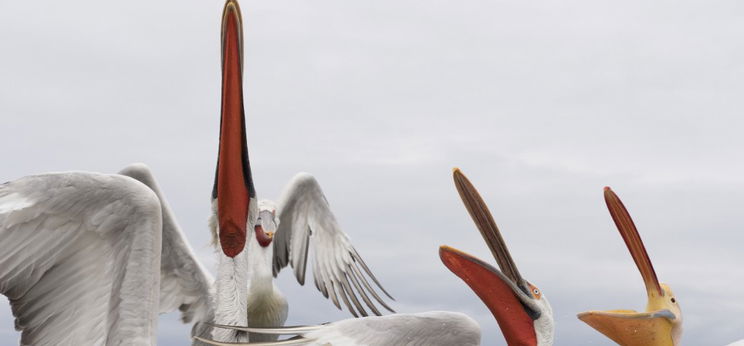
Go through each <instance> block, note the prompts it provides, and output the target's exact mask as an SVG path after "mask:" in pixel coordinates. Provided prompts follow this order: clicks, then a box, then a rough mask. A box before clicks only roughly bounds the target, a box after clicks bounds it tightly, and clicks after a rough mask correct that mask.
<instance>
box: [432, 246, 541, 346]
mask: <svg viewBox="0 0 744 346" xmlns="http://www.w3.org/2000/svg"><path fill="white" fill-rule="evenodd" d="M439 258H441V260H442V263H444V265H445V266H447V268H449V270H450V271H452V272H453V273H454V274H455V275H457V276H458V277H460V279H462V281H465V283H466V284H468V286H470V288H471V289H472V290H473V292H475V294H476V295H478V297H479V298H480V299H481V301H483V304H485V305H486V306H487V307H488V309H489V310H490V311H491V314H493V317H494V318H496V321H497V322H498V323H499V328H501V332H502V333H503V334H504V338H505V339H506V342H507V344H509V345H537V334H536V332H535V325H534V320H533V319H532V317H530V315H529V313H528V311H527V310H526V309H527V308H526V306H525V305H524V304H523V303H522V301H521V300H520V299H519V293H518V292H517V290H519V288H517V287H516V286H515V285H514V284H513V283H511V281H510V280H511V279H509V278H507V277H506V276H505V275H504V274H502V273H501V272H499V271H498V269H496V268H494V267H493V266H491V265H489V264H488V263H485V262H483V261H481V260H479V259H478V258H476V257H473V256H471V255H468V254H466V253H464V252H461V251H459V250H457V249H453V248H451V247H448V246H440V247H439Z"/></svg>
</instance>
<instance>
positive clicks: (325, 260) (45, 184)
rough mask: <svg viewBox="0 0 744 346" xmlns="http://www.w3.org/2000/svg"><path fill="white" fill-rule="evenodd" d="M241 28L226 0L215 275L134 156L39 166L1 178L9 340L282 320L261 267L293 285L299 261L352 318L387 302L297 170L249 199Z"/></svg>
mask: <svg viewBox="0 0 744 346" xmlns="http://www.w3.org/2000/svg"><path fill="white" fill-rule="evenodd" d="M242 36H243V33H242V20H241V15H240V8H239V6H238V3H237V2H236V1H235V0H227V2H226V4H225V7H224V11H223V16H222V112H221V125H220V141H219V155H218V159H217V170H216V176H215V183H214V189H213V192H212V205H213V211H214V215H213V217H212V222H211V228H212V232H213V235H214V237H215V239H216V242H217V243H219V247H220V248H221V250H222V251H219V254H218V256H219V264H218V270H217V278H216V280H214V279H212V277H211V276H210V275H209V273H208V272H207V271H205V270H204V269H203V267H202V266H201V265H200V263H199V262H198V261H197V260H196V257H195V256H194V253H193V251H192V250H191V248H190V246H189V244H188V242H187V240H186V238H185V237H184V235H183V232H182V231H181V230H180V228H179V227H178V225H177V223H176V222H175V218H174V217H173V215H172V213H171V211H170V209H169V208H168V205H167V203H166V201H165V200H164V198H163V196H162V194H161V191H160V189H159V188H158V186H157V183H156V182H155V179H154V177H153V175H152V173H151V172H150V170H149V169H148V168H147V167H146V166H144V165H141V164H136V165H132V166H130V167H127V168H126V169H124V170H123V171H122V172H120V174H100V173H90V172H68V173H51V174H43V175H36V176H29V177H24V178H21V179H18V180H15V181H12V182H8V183H5V184H2V185H0V294H3V295H5V296H7V297H8V299H9V300H10V303H11V307H12V311H13V315H14V316H15V322H16V323H15V325H16V329H17V330H19V331H21V332H22V334H21V344H24V345H59V344H67V345H94V344H135V345H152V344H155V340H156V330H155V328H156V325H157V323H156V322H157V316H158V314H159V313H164V312H169V311H172V310H175V309H179V310H181V311H182V313H183V316H182V318H183V321H184V322H187V323H188V322H208V323H217V324H225V325H249V326H272V327H276V326H281V325H283V323H284V320H285V318H286V315H287V303H286V300H285V299H284V298H283V297H282V295H281V294H280V293H279V292H278V290H276V287H275V286H274V283H273V276H275V275H276V273H277V272H278V271H279V270H281V269H282V268H284V267H286V266H287V265H288V264H289V265H291V266H292V267H293V268H294V270H295V274H296V276H297V279H298V281H299V282H300V283H301V284H302V283H304V279H305V272H306V270H305V268H306V265H307V262H308V259H309V258H311V260H310V263H311V264H312V267H313V273H314V277H315V283H316V286H317V287H318V289H319V290H320V291H321V292H322V293H323V294H324V295H326V296H327V297H330V298H331V299H332V300H333V302H334V303H335V304H336V306H339V307H340V303H339V299H338V296H340V297H341V301H343V302H344V304H345V305H346V306H347V307H348V309H349V311H351V313H352V314H354V315H355V316H356V315H357V314H362V315H366V314H367V313H366V311H365V309H364V307H363V306H362V303H360V299H361V300H362V301H364V304H365V305H366V306H367V307H368V308H369V309H370V310H371V311H372V312H374V313H375V314H380V312H379V310H378V309H377V308H376V307H375V305H374V304H373V303H372V299H374V300H376V301H377V302H378V303H379V304H380V305H381V306H383V307H385V308H387V309H390V308H389V307H388V306H387V304H386V303H385V302H384V301H383V300H382V298H381V297H380V296H379V294H378V293H376V292H375V290H374V289H373V287H372V285H371V284H370V283H369V280H368V279H367V278H366V277H365V275H366V276H368V277H369V278H370V279H371V281H373V282H374V285H376V286H377V287H378V288H380V289H381V290H382V287H381V286H380V284H379V282H378V281H377V279H376V278H375V277H374V276H373V275H372V273H371V271H370V270H369V268H368V267H367V266H366V265H365V264H364V261H363V260H362V259H361V257H360V256H359V254H358V253H357V251H356V250H355V249H354V247H353V246H352V245H351V243H350V241H349V239H348V237H347V236H346V234H344V233H343V232H342V231H341V230H340V228H339V226H338V223H337V222H336V220H335V218H334V216H333V214H332V213H331V211H330V209H329V206H328V202H327V201H326V199H325V197H324V196H323V193H322V191H321V190H320V187H319V186H318V184H317V182H316V181H315V179H314V178H312V177H311V176H309V175H307V174H300V175H298V176H297V177H296V178H295V179H294V180H293V181H292V182H291V183H290V185H289V188H288V189H287V192H286V193H285V194H284V195H283V197H282V199H281V200H280V202H279V205H278V206H277V207H276V208H275V207H274V206H273V205H272V203H270V202H267V201H258V200H257V199H256V191H255V188H254V186H253V179H252V174H251V169H250V163H249V161H248V150H247V144H246V134H245V116H244V110H243V90H242V80H243V74H242V70H243V55H242V54H243V48H242V44H243V43H242ZM274 231H276V237H273V233H272V232H274ZM272 245H273V246H272ZM309 252H313V253H314V256H313V257H309V256H308V253H309ZM355 289H356V291H355ZM383 292H384V290H383ZM385 294H387V293H385ZM369 296H371V297H372V298H370V297H369ZM359 297H361V298H359ZM193 333H195V334H197V335H201V336H205V337H206V338H209V339H210V340H217V341H220V342H246V341H248V334H247V333H245V332H242V331H233V330H226V329H214V330H212V329H211V328H210V327H208V324H207V323H201V324H198V325H197V326H196V327H195V328H194V330H193ZM260 339H261V337H260V336H256V338H255V339H254V341H255V340H260ZM269 339H271V337H269ZM197 343H198V342H197Z"/></svg>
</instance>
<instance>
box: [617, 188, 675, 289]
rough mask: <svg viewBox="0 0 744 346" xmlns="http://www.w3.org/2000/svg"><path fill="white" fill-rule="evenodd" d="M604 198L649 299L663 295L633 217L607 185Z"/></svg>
mask: <svg viewBox="0 0 744 346" xmlns="http://www.w3.org/2000/svg"><path fill="white" fill-rule="evenodd" d="M604 198H605V203H607V209H609V211H610V215H612V220H613V221H615V225H617V229H618V230H619V231H620V235H621V236H622V237H623V240H624V241H625V245H626V246H627V247H628V250H629V251H630V255H631V256H633V261H635V264H636V266H637V267H638V270H639V271H640V272H641V276H642V277H643V283H644V284H645V285H646V292H647V293H648V296H649V299H650V298H652V297H662V296H664V291H663V290H662V289H661V284H659V280H658V279H657V278H656V272H655V271H654V266H653V265H652V264H651V259H649V258H648V253H647V252H646V248H645V247H644V246H643V241H641V236H640V235H639V234H638V230H637V229H636V227H635V224H634V223H633V219H631V218H630V214H629V213H628V210H627V209H625V206H624V205H623V202H622V201H621V200H620V198H619V197H617V195H616V194H615V193H614V192H613V191H612V189H610V187H609V186H608V187H605V188H604Z"/></svg>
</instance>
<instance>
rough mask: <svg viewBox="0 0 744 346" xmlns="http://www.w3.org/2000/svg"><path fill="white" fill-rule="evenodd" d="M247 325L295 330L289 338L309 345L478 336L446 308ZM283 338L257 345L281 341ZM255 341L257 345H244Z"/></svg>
mask: <svg viewBox="0 0 744 346" xmlns="http://www.w3.org/2000/svg"><path fill="white" fill-rule="evenodd" d="M241 329H242V328H241ZM246 329H247V330H250V331H251V332H258V333H264V334H276V335H294V334H296V335H298V336H296V337H294V338H290V339H289V340H302V341H303V342H301V343H300V344H302V345H308V346H327V345H344V346H389V345H407V346H451V345H458V346H477V345H480V337H481V331H480V326H478V323H477V322H475V321H474V320H473V319H472V318H470V317H468V316H467V315H465V314H461V313H457V312H449V311H430V312H422V313H416V314H395V315H388V316H372V317H364V318H357V319H346V320H341V321H336V322H333V323H329V324H324V325H319V326H299V327H284V328H246ZM282 342H283V341H279V342H276V343H260V345H267V346H268V345H284V343H282ZM254 344H255V345H259V344H258V343H248V344H247V345H254Z"/></svg>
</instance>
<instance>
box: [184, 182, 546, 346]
mask: <svg viewBox="0 0 744 346" xmlns="http://www.w3.org/2000/svg"><path fill="white" fill-rule="evenodd" d="M453 175H454V180H455V186H456V187H457V191H458V192H459V194H460V197H461V198H462V200H463V202H464V204H465V207H466V208H467V210H468V212H469V213H470V216H471V217H472V218H473V220H474V221H475V224H476V226H477V227H478V230H480V232H481V235H482V236H483V239H485V241H486V244H487V245H488V247H489V249H491V253H492V254H493V256H494V258H495V259H496V262H497V263H498V265H499V268H501V271H499V270H498V269H496V268H494V267H493V266H491V265H489V264H488V263H486V262H484V261H482V260H480V259H478V258H476V257H474V256H471V255H468V254H466V253H464V252H461V251H459V250H456V249H453V248H451V247H448V246H442V247H440V249H439V256H440V258H441V259H442V262H443V263H444V264H445V265H446V266H447V268H449V269H450V270H451V271H452V272H453V273H455V274H456V275H457V276H459V277H460V278H461V279H462V280H463V281H465V283H467V284H468V286H470V288H471V289H472V290H473V291H474V292H475V293H476V294H477V295H478V297H480V298H481V300H482V301H483V303H484V304H485V305H486V306H487V307H488V309H489V310H490V311H491V313H492V314H493V316H494V317H495V318H496V321H497V322H498V324H499V327H500V328H501V330H502V333H503V334H504V338H505V339H506V341H507V343H508V344H509V345H527V346H536V345H538V346H543V345H552V344H553V333H554V325H553V311H552V309H551V307H550V304H549V303H548V300H547V298H546V297H545V296H544V295H543V294H542V293H541V292H540V290H539V289H538V288H537V287H535V286H534V285H533V284H531V283H529V282H527V281H526V280H524V279H523V278H522V276H521V275H520V274H519V271H518V270H517V266H516V264H515V263H514V261H513V260H512V258H511V255H510V254H509V250H508V248H507V247H506V243H505V242H504V240H503V238H502V237H501V233H500V232H499V229H498V227H496V223H495V222H494V220H493V217H492V216H491V213H490V212H489V211H488V207H487V206H486V204H485V202H484V201H483V199H482V198H481V197H480V195H479V194H478V191H477V190H476V189H475V187H474V186H473V185H472V184H471V183H470V181H469V180H468V179H467V178H466V177H465V175H463V174H462V172H461V171H460V170H459V169H455V170H454V172H453ZM213 327H216V328H215V329H221V328H222V329H230V330H241V331H247V332H251V333H264V334H270V335H277V336H278V335H296V336H295V337H293V338H291V339H287V340H282V341H276V342H269V343H260V344H255V343H248V344H227V343H220V342H214V341H211V340H205V339H203V338H201V337H199V336H197V335H194V336H193V337H194V338H195V339H196V340H200V341H204V342H206V343H210V344H213V345H254V344H255V345H264V346H268V345H316V346H337V345H344V346H362V345H365V346H388V345H403V344H405V345H430V346H445V345H446V346H451V345H459V346H471V345H479V344H480V328H479V327H478V325H477V324H476V322H475V321H473V320H472V319H471V318H470V317H468V316H466V315H463V314H460V313H455V312H446V311H432V312H424V313H416V314H394V315H388V316H382V317H377V316H375V317H366V318H359V319H346V320H342V321H337V322H333V323H329V324H323V325H317V326H299V327H285V328H252V327H236V326H226V325H213Z"/></svg>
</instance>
